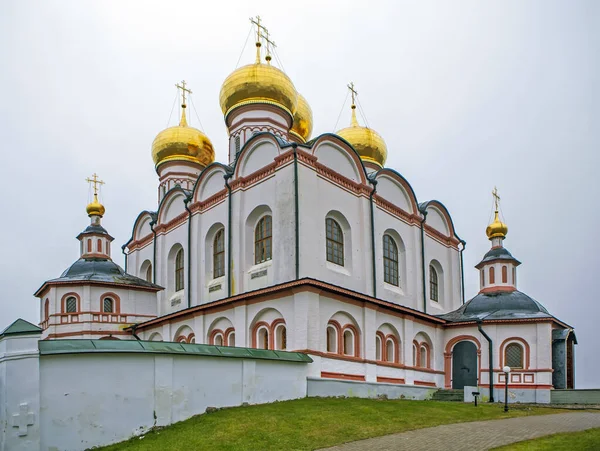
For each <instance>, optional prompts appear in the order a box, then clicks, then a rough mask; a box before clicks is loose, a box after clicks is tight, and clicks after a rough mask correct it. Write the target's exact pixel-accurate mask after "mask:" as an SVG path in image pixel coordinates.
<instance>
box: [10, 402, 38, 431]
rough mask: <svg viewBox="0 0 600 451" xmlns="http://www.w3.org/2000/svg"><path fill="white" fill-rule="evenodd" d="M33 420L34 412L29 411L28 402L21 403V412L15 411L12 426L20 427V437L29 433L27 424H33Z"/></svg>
mask: <svg viewBox="0 0 600 451" xmlns="http://www.w3.org/2000/svg"><path fill="white" fill-rule="evenodd" d="M33 420H34V415H33V412H29V408H28V406H27V403H23V404H20V405H19V413H15V414H14V415H13V416H12V426H13V427H15V428H19V432H18V434H19V437H24V436H26V435H27V426H33Z"/></svg>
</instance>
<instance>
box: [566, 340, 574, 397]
mask: <svg viewBox="0 0 600 451" xmlns="http://www.w3.org/2000/svg"><path fill="white" fill-rule="evenodd" d="M574 353H575V343H574V340H573V334H572V333H571V334H569V338H567V388H570V389H573V388H575V356H574V355H573V354H574Z"/></svg>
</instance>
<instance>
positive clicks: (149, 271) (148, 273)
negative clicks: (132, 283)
mask: <svg viewBox="0 0 600 451" xmlns="http://www.w3.org/2000/svg"><path fill="white" fill-rule="evenodd" d="M146 282H152V263H150V264H149V265H148V268H147V269H146Z"/></svg>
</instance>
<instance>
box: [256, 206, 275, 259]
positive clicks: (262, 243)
mask: <svg viewBox="0 0 600 451" xmlns="http://www.w3.org/2000/svg"><path fill="white" fill-rule="evenodd" d="M271 260H273V217H272V216H271V215H264V216H263V217H261V218H260V219H259V220H258V221H257V223H256V226H255V227H254V264H255V265H259V264H261V263H264V262H268V261H271Z"/></svg>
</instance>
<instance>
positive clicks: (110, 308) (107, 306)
mask: <svg viewBox="0 0 600 451" xmlns="http://www.w3.org/2000/svg"><path fill="white" fill-rule="evenodd" d="M114 308H115V302H114V301H113V300H112V299H111V298H104V300H103V301H102V311H103V312H104V313H113V312H114Z"/></svg>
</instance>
